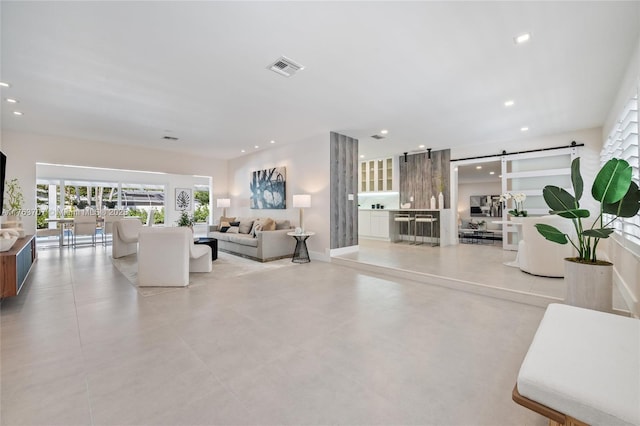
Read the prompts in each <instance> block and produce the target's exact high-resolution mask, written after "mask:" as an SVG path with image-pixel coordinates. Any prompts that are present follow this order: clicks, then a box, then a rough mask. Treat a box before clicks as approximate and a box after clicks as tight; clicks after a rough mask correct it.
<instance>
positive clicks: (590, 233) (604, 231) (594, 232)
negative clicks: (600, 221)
mask: <svg viewBox="0 0 640 426" xmlns="http://www.w3.org/2000/svg"><path fill="white" fill-rule="evenodd" d="M612 233H613V229H611V228H599V229H587V230H586V231H584V232H583V233H582V234H583V235H584V236H585V237H593V238H608V237H609V235H611V234H612Z"/></svg>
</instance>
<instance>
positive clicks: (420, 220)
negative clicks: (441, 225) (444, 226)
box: [413, 214, 440, 247]
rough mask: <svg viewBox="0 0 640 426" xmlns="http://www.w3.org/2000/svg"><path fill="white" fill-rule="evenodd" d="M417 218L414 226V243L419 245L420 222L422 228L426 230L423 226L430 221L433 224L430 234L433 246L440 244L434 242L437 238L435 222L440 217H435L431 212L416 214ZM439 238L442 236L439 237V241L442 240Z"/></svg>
mask: <svg viewBox="0 0 640 426" xmlns="http://www.w3.org/2000/svg"><path fill="white" fill-rule="evenodd" d="M415 220H416V223H415V225H414V226H413V244H415V245H418V224H420V230H421V231H424V228H423V226H424V224H425V223H429V224H430V225H431V233H430V234H429V236H430V237H431V247H434V246H436V245H438V244H435V243H434V241H435V238H434V235H433V224H434V222H437V221H438V218H435V217H433V215H430V214H416V219H415ZM423 234H424V232H423ZM423 236H424V235H423ZM439 240H440V238H439V237H438V243H439V242H440V241H439ZM420 244H422V243H420Z"/></svg>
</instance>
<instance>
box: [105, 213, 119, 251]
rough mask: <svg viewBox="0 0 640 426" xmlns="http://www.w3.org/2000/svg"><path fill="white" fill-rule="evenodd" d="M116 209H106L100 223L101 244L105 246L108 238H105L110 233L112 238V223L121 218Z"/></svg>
mask: <svg viewBox="0 0 640 426" xmlns="http://www.w3.org/2000/svg"><path fill="white" fill-rule="evenodd" d="M117 213H118V210H107V211H106V212H105V214H104V223H103V224H102V245H103V246H106V245H107V242H108V241H109V239H108V238H107V237H108V236H109V235H111V239H112V240H113V224H114V223H116V222H117V221H119V220H121V219H123V216H121V215H118V214H117Z"/></svg>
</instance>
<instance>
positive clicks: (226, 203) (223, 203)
mask: <svg viewBox="0 0 640 426" xmlns="http://www.w3.org/2000/svg"><path fill="white" fill-rule="evenodd" d="M216 207H231V199H230V198H218V199H217V200H216Z"/></svg>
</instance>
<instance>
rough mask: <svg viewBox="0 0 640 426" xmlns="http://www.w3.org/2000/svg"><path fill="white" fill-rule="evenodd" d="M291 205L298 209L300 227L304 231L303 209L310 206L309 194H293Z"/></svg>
mask: <svg viewBox="0 0 640 426" xmlns="http://www.w3.org/2000/svg"><path fill="white" fill-rule="evenodd" d="M293 207H294V208H296V207H297V208H299V209H300V229H302V232H304V209H305V207H311V195H309V194H298V195H294V196H293Z"/></svg>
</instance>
